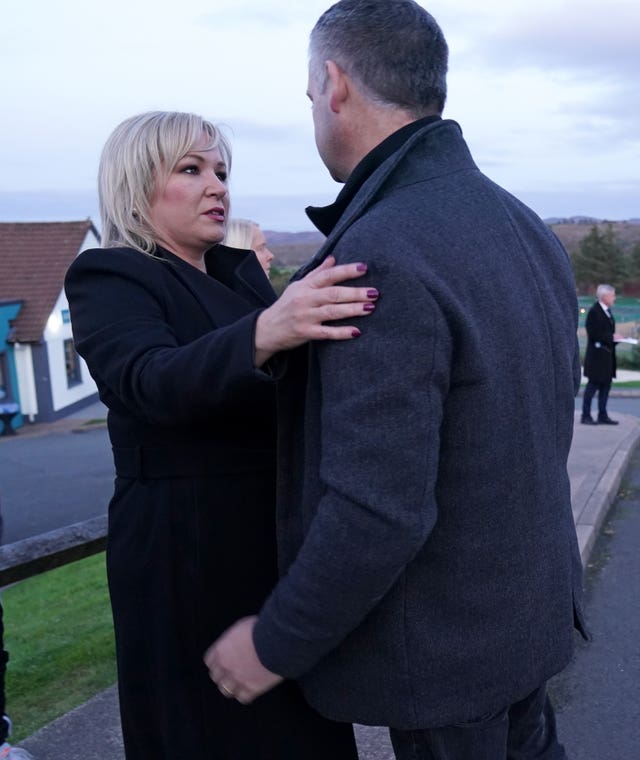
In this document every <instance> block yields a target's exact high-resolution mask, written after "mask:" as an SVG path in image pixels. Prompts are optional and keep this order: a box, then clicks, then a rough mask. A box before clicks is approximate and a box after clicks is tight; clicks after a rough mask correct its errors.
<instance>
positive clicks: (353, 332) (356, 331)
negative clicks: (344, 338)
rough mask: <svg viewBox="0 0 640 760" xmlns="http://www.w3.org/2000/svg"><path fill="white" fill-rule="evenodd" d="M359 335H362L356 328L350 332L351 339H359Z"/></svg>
mask: <svg viewBox="0 0 640 760" xmlns="http://www.w3.org/2000/svg"><path fill="white" fill-rule="evenodd" d="M361 335H362V333H361V332H360V330H358V328H357V327H356V328H355V329H353V330H352V331H351V337H352V338H359V337H360V336H361Z"/></svg>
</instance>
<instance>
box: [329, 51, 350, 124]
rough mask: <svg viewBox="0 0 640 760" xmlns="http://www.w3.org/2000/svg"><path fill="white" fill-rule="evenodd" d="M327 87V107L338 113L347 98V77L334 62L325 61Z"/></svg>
mask: <svg viewBox="0 0 640 760" xmlns="http://www.w3.org/2000/svg"><path fill="white" fill-rule="evenodd" d="M326 67H327V85H326V86H327V87H328V88H329V107H330V108H331V110H332V111H333V112H334V113H338V112H339V111H340V108H341V107H342V105H343V104H344V102H345V101H346V100H347V98H348V97H349V82H348V79H349V77H348V76H347V74H346V72H345V71H344V70H343V69H341V68H340V66H338V64H337V63H336V62H335V61H327V62H326Z"/></svg>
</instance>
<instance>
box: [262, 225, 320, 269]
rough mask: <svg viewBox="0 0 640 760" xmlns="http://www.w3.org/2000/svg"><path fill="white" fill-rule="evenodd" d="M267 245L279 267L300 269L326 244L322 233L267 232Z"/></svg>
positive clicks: (265, 234)
mask: <svg viewBox="0 0 640 760" xmlns="http://www.w3.org/2000/svg"><path fill="white" fill-rule="evenodd" d="M264 236H265V238H266V240H267V245H268V246H269V249H270V250H271V252H272V253H273V255H274V257H275V258H274V264H275V265H276V266H279V267H296V268H297V267H299V266H301V265H302V264H304V263H305V262H306V261H308V260H309V259H310V258H311V257H312V256H313V255H314V254H315V252H316V251H317V250H318V248H320V246H321V245H322V244H323V242H324V239H325V238H324V235H323V234H322V233H320V232H315V231H311V232H275V231H274V230H265V231H264Z"/></svg>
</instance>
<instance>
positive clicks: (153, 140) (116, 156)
mask: <svg viewBox="0 0 640 760" xmlns="http://www.w3.org/2000/svg"><path fill="white" fill-rule="evenodd" d="M203 134H205V135H207V136H208V137H209V138H210V143H209V145H207V146H206V147H207V148H208V149H210V148H218V149H219V150H220V154H221V155H222V159H223V161H224V162H225V163H226V165H227V171H230V170H231V146H230V144H229V141H228V139H227V138H226V137H225V135H224V134H223V133H222V132H221V130H220V128H219V127H216V126H215V125H214V124H212V123H211V122H210V121H207V120H206V119H203V118H202V117H201V116H198V115H196V114H192V113H180V112H177V111H150V112H148V113H143V114H139V115H138V116H132V117H131V118H129V119H126V120H125V121H123V122H122V124H120V125H119V126H117V127H116V128H115V130H114V131H113V132H112V133H111V135H110V137H109V139H108V140H107V142H106V144H105V146H104V148H103V150H102V156H101V158H100V167H99V170H98V195H99V199H100V217H101V219H102V246H103V248H109V247H111V246H118V245H125V246H130V247H131V248H135V249H136V250H138V251H141V252H142V253H153V252H154V250H155V245H156V243H155V237H156V232H155V230H154V229H153V225H152V224H151V222H150V220H149V204H150V201H151V197H152V195H153V193H154V190H155V188H156V186H157V183H158V181H162V179H163V178H165V177H168V175H169V174H170V173H171V172H172V171H173V168H174V167H175V165H176V163H177V162H178V161H179V160H180V159H181V158H182V157H183V156H184V155H185V154H186V153H188V152H189V151H190V150H192V149H193V148H195V147H196V145H198V144H199V143H200V141H201V140H202V135H203Z"/></svg>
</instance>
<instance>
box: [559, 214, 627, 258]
mask: <svg viewBox="0 0 640 760" xmlns="http://www.w3.org/2000/svg"><path fill="white" fill-rule="evenodd" d="M577 219H578V220H582V219H584V220H585V221H574V220H577ZM587 219H588V221H586V220H587ZM545 221H546V222H547V224H549V226H550V227H551V229H552V230H553V231H554V232H555V233H556V235H557V236H558V237H559V238H560V241H561V242H562V245H564V247H565V248H566V249H567V251H568V252H569V254H574V253H576V252H577V250H578V247H579V245H580V242H581V241H582V239H583V238H585V237H586V236H587V235H588V234H589V232H590V231H591V228H592V227H593V226H594V225H597V226H598V227H600V228H603V227H605V225H607V224H611V226H612V228H613V232H614V234H615V236H616V237H617V238H618V240H619V241H620V245H621V246H622V249H623V250H624V251H625V252H627V253H628V252H630V251H631V249H632V248H633V246H634V245H635V244H636V243H640V222H639V221H638V220H637V219H629V220H627V221H624V222H607V221H605V220H602V219H590V218H588V217H571V219H562V220H559V221H555V220H554V221H550V220H548V219H546V220H545Z"/></svg>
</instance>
